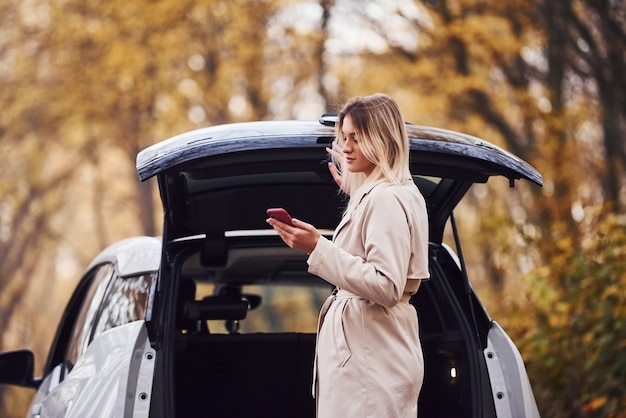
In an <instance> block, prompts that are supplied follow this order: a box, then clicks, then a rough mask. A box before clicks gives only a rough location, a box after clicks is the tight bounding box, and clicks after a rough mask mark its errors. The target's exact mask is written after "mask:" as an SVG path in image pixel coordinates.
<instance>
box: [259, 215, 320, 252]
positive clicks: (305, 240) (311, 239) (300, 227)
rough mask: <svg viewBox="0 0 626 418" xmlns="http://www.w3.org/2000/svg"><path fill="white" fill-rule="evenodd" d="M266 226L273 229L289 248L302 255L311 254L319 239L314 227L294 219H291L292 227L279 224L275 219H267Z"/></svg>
mask: <svg viewBox="0 0 626 418" xmlns="http://www.w3.org/2000/svg"><path fill="white" fill-rule="evenodd" d="M266 222H267V223H268V224H270V225H271V226H272V228H274V230H275V231H276V232H278V235H279V236H280V237H281V238H282V240H283V241H285V244H287V245H288V246H289V247H291V248H293V249H294V250H298V251H302V252H303V253H307V254H311V252H313V250H314V249H315V246H316V245H317V240H319V238H320V235H321V234H320V233H319V231H318V230H317V229H315V227H314V226H313V225H311V224H308V223H306V222H302V221H300V220H298V219H296V218H292V223H293V226H291V225H288V224H286V223H284V222H281V221H279V220H277V219H275V218H268V219H267V220H266Z"/></svg>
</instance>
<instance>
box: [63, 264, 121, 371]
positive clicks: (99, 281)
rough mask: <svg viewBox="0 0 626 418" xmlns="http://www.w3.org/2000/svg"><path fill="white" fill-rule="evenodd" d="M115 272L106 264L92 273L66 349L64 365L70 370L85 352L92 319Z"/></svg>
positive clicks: (110, 265) (111, 266) (91, 327)
mask: <svg viewBox="0 0 626 418" xmlns="http://www.w3.org/2000/svg"><path fill="white" fill-rule="evenodd" d="M114 271H115V269H114V267H113V265H112V264H110V263H107V264H103V265H101V266H100V267H98V268H97V269H96V270H94V271H92V273H91V274H92V275H93V279H92V282H91V284H90V286H89V290H88V291H87V293H86V294H85V298H84V299H83V302H82V305H81V307H80V311H79V313H78V316H77V317H76V322H75V323H74V327H73V329H72V337H71V339H70V345H69V347H68V350H67V353H66V357H65V363H66V366H67V367H68V368H69V369H71V368H72V367H73V366H74V364H76V361H77V360H78V358H79V357H80V356H81V355H82V354H83V353H84V352H85V350H86V349H87V346H88V345H89V342H90V336H91V331H92V329H93V322H94V318H95V317H96V315H97V313H98V308H99V307H100V305H101V302H102V298H103V296H104V293H105V290H106V287H107V285H108V283H109V280H110V279H111V277H112V276H113V272H114Z"/></svg>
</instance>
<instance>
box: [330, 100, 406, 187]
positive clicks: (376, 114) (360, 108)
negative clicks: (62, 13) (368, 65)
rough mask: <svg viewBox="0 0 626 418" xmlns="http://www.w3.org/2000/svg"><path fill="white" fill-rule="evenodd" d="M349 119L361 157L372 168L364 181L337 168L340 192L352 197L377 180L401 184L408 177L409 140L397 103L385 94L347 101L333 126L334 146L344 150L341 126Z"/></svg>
mask: <svg viewBox="0 0 626 418" xmlns="http://www.w3.org/2000/svg"><path fill="white" fill-rule="evenodd" d="M348 116H349V117H350V120H351V122H352V126H353V127H354V130H355V133H356V135H357V137H358V138H359V147H360V148H361V150H362V152H363V155H364V156H365V158H367V159H368V160H369V161H371V162H372V163H373V164H374V166H375V168H374V171H373V172H372V173H371V174H370V175H369V176H368V177H366V176H365V174H364V173H351V172H350V171H348V170H347V169H344V167H340V169H341V174H342V184H341V189H342V191H343V192H344V193H346V194H348V195H350V196H354V195H355V193H356V191H357V190H358V189H359V188H360V187H361V186H363V185H364V184H365V183H370V182H376V181H379V180H384V181H388V182H390V183H392V184H400V183H402V182H404V181H405V180H406V179H408V178H410V177H411V173H410V171H409V138H408V136H407V133H406V127H405V125H404V117H403V115H402V111H401V110H400V107H399V106H398V103H397V102H396V101H395V100H394V99H393V98H391V97H389V96H387V95H386V94H382V93H377V94H374V95H372V96H365V97H361V96H358V97H354V98H352V99H350V100H349V101H348V102H347V103H346V104H345V105H344V106H343V108H342V109H341V111H340V112H339V114H338V120H337V123H336V126H335V135H336V138H335V143H336V145H337V146H338V148H339V149H341V148H343V144H344V143H345V138H344V136H343V133H342V130H343V123H344V120H345V118H346V117H348Z"/></svg>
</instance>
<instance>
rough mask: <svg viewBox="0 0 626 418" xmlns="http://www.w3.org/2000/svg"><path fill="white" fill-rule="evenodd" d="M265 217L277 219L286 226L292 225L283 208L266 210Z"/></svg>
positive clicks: (289, 216)
mask: <svg viewBox="0 0 626 418" xmlns="http://www.w3.org/2000/svg"><path fill="white" fill-rule="evenodd" d="M267 216H269V217H271V218H275V219H278V220H279V221H281V222H284V223H286V224H288V225H293V223H292V221H291V215H289V213H287V211H286V210H285V209H283V208H271V209H268V210H267Z"/></svg>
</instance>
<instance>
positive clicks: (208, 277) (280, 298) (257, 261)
mask: <svg viewBox="0 0 626 418" xmlns="http://www.w3.org/2000/svg"><path fill="white" fill-rule="evenodd" d="M332 124H333V119H332V118H325V119H323V120H322V121H321V123H317V122H255V123H245V124H234V125H224V126H218V127H213V128H207V129H202V130H198V131H193V132H190V133H187V134H183V135H181V136H178V137H175V138H172V139H170V140H168V141H164V142H163V143H161V144H157V145H155V146H153V147H151V148H148V149H147V150H145V151H143V152H142V153H140V154H139V156H138V159H137V169H138V172H139V176H140V178H141V179H142V180H146V179H148V178H150V177H152V176H155V175H156V176H157V177H158V181H159V187H160V192H161V198H162V200H163V205H164V212H165V220H164V234H163V255H162V264H161V270H160V275H159V279H158V280H159V285H158V289H159V290H158V291H157V293H156V295H155V297H154V299H153V300H154V303H153V306H152V310H151V316H150V318H149V320H148V322H147V324H148V330H149V335H150V340H151V342H152V344H153V346H154V347H155V348H156V349H157V352H158V354H157V361H156V366H155V384H154V388H153V397H152V407H151V411H152V412H151V416H154V417H158V416H168V417H169V416H176V417H187V416H215V417H314V416H315V402H314V400H313V399H312V397H311V387H312V381H311V379H312V366H313V359H314V348H315V330H316V328H315V326H316V322H317V312H318V311H319V308H320V306H321V304H322V302H323V300H324V298H325V297H326V296H328V295H329V294H330V292H331V290H332V287H331V286H329V285H328V284H326V283H325V282H323V281H322V280H321V279H319V278H317V277H315V276H312V275H310V274H309V273H307V265H306V256H305V255H304V254H301V253H297V252H295V251H293V250H290V249H289V248H287V247H286V246H285V245H284V244H283V243H282V241H280V239H279V238H278V236H277V235H276V234H275V233H273V230H271V228H269V227H268V226H267V225H266V223H265V219H266V215H265V210H266V209H267V208H270V207H284V208H286V209H287V210H288V211H289V212H290V213H291V214H292V215H293V216H295V217H297V218H299V219H302V220H304V221H306V222H309V223H311V224H313V225H314V226H316V227H317V228H319V229H322V230H326V231H328V233H329V234H330V233H332V230H333V229H334V228H335V226H336V225H337V224H338V222H339V220H340V218H341V213H342V210H343V209H344V207H345V204H346V202H345V201H344V200H342V198H341V196H340V195H339V194H338V192H337V186H336V185H335V184H334V181H333V179H332V177H331V176H330V174H329V173H328V171H327V167H326V164H325V161H326V152H325V147H327V146H330V144H331V142H332V139H333V135H334V131H333V128H332ZM408 132H409V136H410V140H411V144H410V145H411V172H412V173H413V174H414V181H415V183H416V184H417V185H418V187H419V188H420V190H421V192H422V194H423V195H424V197H425V199H426V202H427V208H428V213H429V225H430V230H429V240H430V251H431V257H430V272H431V279H430V280H429V281H426V282H423V283H422V285H421V288H420V290H419V291H418V293H417V294H416V295H415V296H414V297H413V298H412V300H411V303H412V304H413V305H414V306H415V307H416V309H417V312H418V317H419V320H420V335H421V338H422V345H423V351H424V360H425V376H424V384H423V389H422V392H421V396H420V401H419V416H420V417H432V416H436V417H478V416H482V417H488V416H495V409H494V404H493V398H492V394H491V392H490V386H489V376H488V373H487V367H486V364H485V360H484V357H483V350H484V349H485V347H486V345H487V342H486V340H487V333H488V331H489V328H490V326H491V320H490V318H489V317H488V315H487V313H486V312H485V311H484V309H483V308H482V305H481V304H480V302H479V301H478V299H477V298H476V296H475V295H474V293H473V291H472V290H471V287H470V286H469V283H468V281H467V277H466V276H465V275H464V272H463V270H462V268H463V267H462V263H459V262H458V259H456V258H455V256H454V255H453V254H452V253H451V252H450V251H449V250H448V249H447V247H445V246H444V245H443V244H442V239H443V232H444V228H445V225H446V223H447V222H448V220H449V218H450V216H451V214H452V211H453V209H454V207H455V206H456V204H457V203H458V202H459V201H460V200H461V198H462V197H463V196H464V195H465V193H466V192H467V190H468V189H469V188H470V187H471V185H472V184H473V183H476V182H486V181H487V179H488V178H489V177H491V176H493V175H502V176H505V177H507V178H509V180H510V182H511V185H513V183H514V181H515V180H517V179H522V178H523V179H527V180H530V181H532V182H534V183H537V184H541V181H542V180H541V176H540V174H539V173H537V172H536V170H535V169H533V168H532V167H531V166H529V165H528V164H526V163H525V162H523V161H521V160H520V159H518V158H517V157H515V156H513V155H511V154H509V153H507V152H505V151H503V150H501V149H499V148H497V147H495V146H493V145H491V144H489V143H487V142H485V141H482V140H480V139H477V138H473V137H470V136H466V135H462V134H458V133H454V132H450V131H444V130H438V129H432V128H425V127H418V126H413V125H408ZM349 401H350V400H349V399H347V400H346V402H349Z"/></svg>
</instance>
